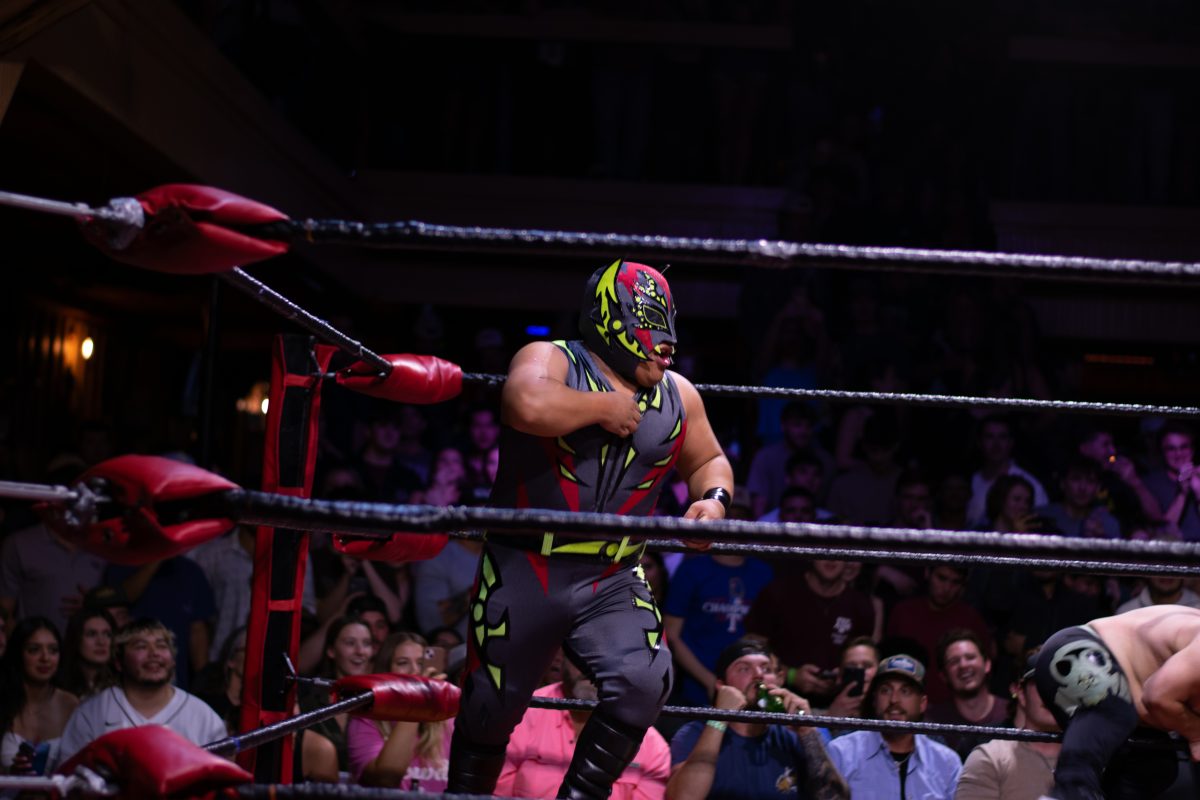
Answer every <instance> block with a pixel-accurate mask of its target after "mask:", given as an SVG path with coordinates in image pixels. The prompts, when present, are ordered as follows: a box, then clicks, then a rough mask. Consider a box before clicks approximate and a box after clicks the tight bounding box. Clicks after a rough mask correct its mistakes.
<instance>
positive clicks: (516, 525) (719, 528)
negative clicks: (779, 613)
mask: <svg viewBox="0 0 1200 800" xmlns="http://www.w3.org/2000/svg"><path fill="white" fill-rule="evenodd" d="M211 502H213V503H214V504H215V506H216V508H214V509H213V510H212V511H213V513H212V516H214V517H228V518H231V519H237V520H238V521H240V522H243V523H249V524H256V525H267V526H275V527H288V528H293V529H298V530H321V531H326V530H327V531H336V532H342V533H353V534H359V535H365V536H378V535H384V534H386V535H389V536H390V535H392V534H393V533H394V532H396V531H402V530H412V531H422V532H435V531H449V530H460V529H464V528H465V529H483V528H486V529H490V530H492V531H497V532H498V531H504V532H512V533H535V534H540V533H543V532H545V531H555V532H556V533H563V534H567V535H572V536H576V537H579V536H586V537H588V538H593V539H594V538H597V535H598V534H600V533H608V534H626V535H627V534H630V533H633V534H640V535H646V536H650V535H653V534H662V533H664V532H666V533H671V534H675V535H676V536H678V537H681V538H687V539H695V540H705V541H708V540H713V539H733V540H735V541H736V540H739V539H740V540H743V541H747V542H766V543H785V544H794V543H800V544H810V545H816V544H819V545H821V546H824V547H828V548H830V549H831V550H853V549H874V548H875V547H878V549H879V550H881V551H884V552H889V553H890V550H889V549H888V548H895V547H901V548H906V549H911V550H913V551H917V552H935V553H964V554H969V555H978V554H999V555H1013V554H1020V555H1024V556H1033V557H1037V556H1042V557H1067V558H1076V559H1079V560H1080V562H1081V563H1083V562H1086V563H1093V564H1094V563H1096V562H1098V561H1100V560H1102V557H1112V556H1118V555H1119V556H1121V557H1123V558H1125V559H1128V560H1129V561H1130V562H1134V563H1138V564H1174V565H1179V564H1180V562H1184V563H1186V564H1189V565H1200V544H1196V543H1191V542H1164V541H1151V542H1141V541H1124V540H1110V539H1075V538H1068V537H1065V536H1051V535H1043V534H1019V533H996V532H977V531H942V530H920V529H915V528H878V527H869V526H861V525H828V524H809V523H799V522H747V521H742V520H728V519H721V520H703V521H696V520H690V519H683V518H678V517H630V516H623V515H618V514H604V513H598V512H588V511H560V510H554V509H531V508H524V509H505V508H486V507H471V506H428V505H392V504H388V503H367V502H361V501H353V500H320V499H313V498H300V497H291V496H287V495H277V494H269V493H266V492H258V491H251V490H246V489H231V490H229V491H227V492H222V493H219V494H217V495H213V496H212V497H211ZM1103 560H1107V559H1103Z"/></svg>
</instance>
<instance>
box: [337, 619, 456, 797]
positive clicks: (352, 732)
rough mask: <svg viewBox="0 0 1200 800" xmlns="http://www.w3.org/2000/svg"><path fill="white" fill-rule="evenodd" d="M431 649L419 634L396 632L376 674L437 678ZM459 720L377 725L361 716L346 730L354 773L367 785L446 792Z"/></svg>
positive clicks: (379, 658) (384, 648)
mask: <svg viewBox="0 0 1200 800" xmlns="http://www.w3.org/2000/svg"><path fill="white" fill-rule="evenodd" d="M427 658H428V646H427V645H426V643H425V639H424V638H422V637H421V636H419V635H418V634H415V633H395V634H392V635H391V636H389V637H388V639H387V641H385V642H384V644H383V646H382V647H380V648H379V655H378V656H376V658H375V671H376V672H378V673H382V672H392V673H395V674H397V675H423V676H426V677H439V678H444V677H445V676H443V675H437V676H432V675H431V672H432V668H431V667H429V666H428V664H427ZM453 725H454V721H453V720H450V721H447V722H432V723H427V722H421V723H417V722H377V721H374V720H369V719H364V718H361V717H355V718H354V719H352V720H350V724H349V726H348V727H347V729H346V741H347V749H348V750H349V753H350V772H351V774H352V775H353V776H354V778H355V779H356V780H358V781H359V782H360V783H362V784H363V785H364V786H388V787H397V786H399V787H400V788H401V789H407V790H420V791H422V792H434V793H438V792H444V791H446V767H447V765H448V764H449V763H450V735H451V733H452V732H453Z"/></svg>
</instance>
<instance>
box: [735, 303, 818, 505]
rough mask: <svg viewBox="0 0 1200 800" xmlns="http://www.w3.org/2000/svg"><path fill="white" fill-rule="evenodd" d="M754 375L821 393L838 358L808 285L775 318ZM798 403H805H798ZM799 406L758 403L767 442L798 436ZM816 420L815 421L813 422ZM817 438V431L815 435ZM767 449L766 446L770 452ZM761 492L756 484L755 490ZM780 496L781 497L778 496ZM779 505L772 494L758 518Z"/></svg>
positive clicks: (808, 443)
mask: <svg viewBox="0 0 1200 800" xmlns="http://www.w3.org/2000/svg"><path fill="white" fill-rule="evenodd" d="M755 352H756V356H757V357H756V359H755V361H756V363H755V364H754V372H755V374H756V375H761V376H762V385H763V386H781V387H785V388H793V389H815V388H817V387H818V386H820V385H821V383H822V381H823V380H824V379H825V378H826V377H827V376H828V375H829V373H830V372H831V370H832V366H833V361H834V358H835V357H836V353H835V349H834V345H833V341H832V340H831V339H830V338H829V333H828V330H827V327H826V324H825V315H824V314H823V313H822V312H821V309H819V308H817V306H816V304H815V303H813V302H812V300H811V299H810V297H809V290H808V287H807V286H803V285H795V286H793V287H792V291H791V295H790V296H789V297H788V299H787V301H786V302H785V304H784V306H783V308H781V309H780V310H779V312H778V313H777V314H776V315H775V317H774V318H773V319H772V320H771V323H770V325H769V326H768V327H767V331H766V333H765V335H764V336H763V337H762V340H761V342H760V344H759V347H758V348H757V349H756V351H755ZM797 405H799V404H798V403H797ZM792 406H793V403H791V402H789V403H787V404H786V405H785V404H784V401H783V400H778V399H770V398H768V399H763V400H759V401H758V435H759V440H760V441H762V442H763V443H774V442H778V441H779V438H780V434H781V433H782V435H783V439H784V441H785V442H787V441H788V440H790V439H792V436H793V433H795V432H794V431H793V432H789V431H788V423H787V421H786V420H784V419H783V418H785V417H787V416H788V414H789V413H794V412H790V411H789V410H790V409H791V408H792ZM776 420H781V421H782V431H781V430H780V426H778V425H776ZM813 421H814V422H815V419H814V420H813ZM814 428H815V426H814ZM808 438H809V439H811V429H810V434H809V437H808ZM791 446H792V448H793V449H796V450H799V449H803V448H806V447H810V446H811V441H810V440H805V441H793V443H792V445H791ZM764 449H765V448H764ZM784 461H786V456H784V457H777V458H776V461H775V463H774V468H773V469H770V472H771V474H772V475H776V474H778V473H779V467H781V466H783V463H784ZM826 472H827V473H830V474H831V473H832V472H833V459H832V457H831V458H830V460H829V462H828V464H827V467H826ZM753 481H754V470H753V466H752V467H751V482H752V483H753ZM750 490H751V492H754V491H755V488H754V486H753V485H752V486H751V487H750ZM776 496H777V495H776ZM772 505H774V502H773V501H772V497H770V496H768V499H767V504H766V505H763V506H761V507H757V506H755V507H754V512H755V516H756V517H757V516H761V515H762V512H763V511H764V510H765V509H768V508H770V507H771V506H772Z"/></svg>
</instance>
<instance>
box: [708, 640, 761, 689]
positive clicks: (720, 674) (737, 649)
mask: <svg viewBox="0 0 1200 800" xmlns="http://www.w3.org/2000/svg"><path fill="white" fill-rule="evenodd" d="M769 655H771V649H770V648H769V647H767V646H766V645H765V644H764V643H762V642H760V641H758V640H756V639H738V640H737V641H736V642H734V643H733V644H731V645H728V646H726V648H725V649H724V650H722V651H721V655H719V656H717V664H716V669H714V670H713V674H714V675H716V676H717V680H719V681H724V680H725V672H726V670H728V669H729V665H730V664H732V663H733V662H735V661H737V660H738V659H739V658H742V657H744V656H769Z"/></svg>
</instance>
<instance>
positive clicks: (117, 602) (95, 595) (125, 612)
mask: <svg viewBox="0 0 1200 800" xmlns="http://www.w3.org/2000/svg"><path fill="white" fill-rule="evenodd" d="M83 607H84V608H102V609H104V610H105V611H107V612H108V615H109V616H110V617H112V619H113V636H116V632H117V631H119V630H121V628H124V627H125V626H126V625H128V624H129V623H131V622H133V616H132V615H131V614H130V613H129V598H128V597H126V596H125V590H124V589H122V588H121V587H120V586H97V587H96V588H95V589H92V590H91V591H90V592H88V593H87V594H85V595H84V596H83Z"/></svg>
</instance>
